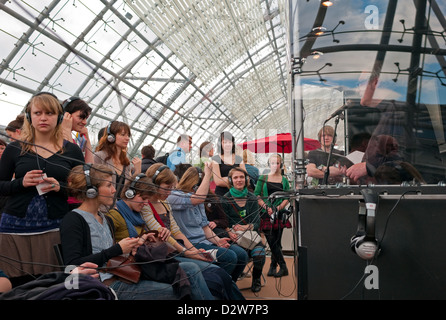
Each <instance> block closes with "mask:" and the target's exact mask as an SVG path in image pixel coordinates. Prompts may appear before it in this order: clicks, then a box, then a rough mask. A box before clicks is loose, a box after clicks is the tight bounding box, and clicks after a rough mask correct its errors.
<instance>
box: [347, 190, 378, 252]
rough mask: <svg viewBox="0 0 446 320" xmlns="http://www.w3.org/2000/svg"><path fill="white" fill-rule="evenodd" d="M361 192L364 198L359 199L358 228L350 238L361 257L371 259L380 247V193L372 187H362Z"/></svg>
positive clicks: (353, 248) (354, 249) (352, 246)
mask: <svg viewBox="0 0 446 320" xmlns="http://www.w3.org/2000/svg"><path fill="white" fill-rule="evenodd" d="M361 194H362V195H363V197H364V199H361V200H360V201H359V213H358V229H357V231H356V234H355V235H354V236H353V237H352V238H351V240H350V247H351V249H352V250H353V252H354V253H356V254H357V255H358V256H359V257H360V258H362V259H364V260H371V259H373V258H374V257H375V255H376V253H377V249H378V242H377V240H376V236H375V216H376V206H377V202H378V194H377V193H376V192H374V191H373V190H371V189H362V190H361Z"/></svg>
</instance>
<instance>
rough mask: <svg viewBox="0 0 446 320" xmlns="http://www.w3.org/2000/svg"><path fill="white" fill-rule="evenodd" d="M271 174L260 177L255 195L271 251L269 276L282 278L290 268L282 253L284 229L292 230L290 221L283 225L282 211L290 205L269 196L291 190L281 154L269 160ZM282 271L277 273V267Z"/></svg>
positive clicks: (261, 225) (283, 199)
mask: <svg viewBox="0 0 446 320" xmlns="http://www.w3.org/2000/svg"><path fill="white" fill-rule="evenodd" d="M268 166H269V168H270V172H269V174H268V175H262V176H260V178H259V180H258V181H257V184H256V188H255V190H254V194H255V195H256V196H257V197H258V203H259V206H260V207H261V208H262V211H261V224H260V230H261V231H263V233H264V234H265V237H266V241H268V245H269V247H270V249H271V265H270V268H269V271H268V274H267V275H268V276H274V277H282V276H286V275H288V268H287V266H286V263H285V259H284V257H283V253H282V233H283V228H290V227H291V224H290V222H289V221H288V220H286V223H283V219H282V218H283V215H284V214H285V213H284V212H283V211H282V210H283V209H285V207H286V206H287V205H288V203H289V201H288V199H285V198H276V199H275V200H274V201H273V202H272V203H271V201H270V200H269V198H268V196H269V195H271V194H272V193H273V192H276V191H287V190H290V184H289V182H288V179H287V178H286V177H285V176H284V175H282V168H283V161H282V157H281V156H280V155H279V154H274V155H272V156H270V157H269V159H268ZM278 265H279V266H280V270H279V271H277V272H276V268H277V266H278Z"/></svg>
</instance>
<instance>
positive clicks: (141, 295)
mask: <svg viewBox="0 0 446 320" xmlns="http://www.w3.org/2000/svg"><path fill="white" fill-rule="evenodd" d="M113 175H114V172H113V170H112V169H110V168H109V167H108V166H106V165H97V164H93V165H90V164H85V165H80V166H77V167H75V168H73V169H72V170H71V173H70V175H69V177H68V181H69V187H70V192H71V194H72V195H73V196H74V197H76V198H77V199H79V200H82V204H81V205H80V206H79V207H78V208H76V209H73V210H72V211H70V212H68V213H67V214H66V215H65V217H64V218H63V220H62V222H61V225H60V239H61V245H62V256H63V260H64V263H65V264H66V265H77V266H78V265H81V264H83V263H86V262H90V263H94V264H96V265H98V266H99V268H101V269H100V270H101V271H104V272H99V280H100V281H101V282H102V283H104V284H105V285H107V286H109V287H110V288H112V289H113V290H114V291H115V292H116V295H117V297H118V300H175V299H177V296H176V294H175V292H174V290H173V288H172V285H170V284H166V283H161V282H157V281H150V280H144V279H142V278H140V280H139V281H138V282H137V283H133V282H129V281H124V280H122V279H121V278H119V277H117V276H115V275H113V274H112V273H110V272H107V270H106V265H107V262H108V261H109V260H110V259H111V258H114V257H117V256H120V255H128V254H130V253H133V254H135V252H136V250H137V249H138V247H139V246H141V245H142V244H143V243H144V242H145V240H146V239H147V237H148V236H149V234H145V235H142V236H141V237H139V236H136V237H125V238H123V239H121V240H120V241H119V242H115V240H114V228H113V222H112V221H111V219H109V218H107V216H106V215H104V214H103V213H102V212H101V211H100V210H99V209H100V207H101V206H103V207H108V208H110V207H111V206H113V202H114V195H115V192H116V189H115V187H114V183H113Z"/></svg>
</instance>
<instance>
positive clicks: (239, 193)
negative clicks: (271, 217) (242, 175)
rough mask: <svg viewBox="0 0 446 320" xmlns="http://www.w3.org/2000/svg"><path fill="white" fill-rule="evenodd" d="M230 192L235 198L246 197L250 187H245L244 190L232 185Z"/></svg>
mask: <svg viewBox="0 0 446 320" xmlns="http://www.w3.org/2000/svg"><path fill="white" fill-rule="evenodd" d="M229 193H230V194H231V195H232V196H233V197H234V198H246V196H247V195H248V188H246V187H244V188H243V190H242V191H240V190H238V189H236V188H234V187H231V189H229Z"/></svg>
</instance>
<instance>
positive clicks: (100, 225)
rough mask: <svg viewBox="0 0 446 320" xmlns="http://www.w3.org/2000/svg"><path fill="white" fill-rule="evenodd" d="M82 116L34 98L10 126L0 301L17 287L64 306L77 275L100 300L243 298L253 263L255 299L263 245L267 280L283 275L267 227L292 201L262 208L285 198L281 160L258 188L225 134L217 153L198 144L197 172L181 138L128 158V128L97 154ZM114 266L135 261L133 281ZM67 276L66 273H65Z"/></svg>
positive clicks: (112, 128) (78, 105) (0, 174)
mask: <svg viewBox="0 0 446 320" xmlns="http://www.w3.org/2000/svg"><path fill="white" fill-rule="evenodd" d="M90 114H91V108H90V107H89V106H88V104H87V103H86V102H85V101H84V100H82V99H80V98H78V97H70V98H69V99H66V100H65V101H63V102H61V101H60V100H59V99H58V98H57V97H56V96H55V95H53V94H52V93H48V92H40V93H38V94H35V95H33V96H32V97H31V99H30V100H29V102H28V104H27V105H26V108H25V113H24V115H20V116H18V117H17V119H16V120H14V121H13V122H11V123H10V124H9V125H8V127H7V128H6V132H7V134H8V136H9V140H10V142H9V143H6V142H4V141H3V140H2V141H0V142H2V143H1V145H0V148H1V152H2V153H1V159H0V195H1V196H2V208H1V219H0V253H1V257H0V270H1V272H0V280H1V281H0V292H5V293H4V294H2V295H0V299H2V297H3V298H5V299H6V298H8V299H14V298H19V299H20V298H23V296H24V295H23V292H24V289H23V288H24V286H25V287H26V288H28V289H29V288H30V287H33V288H35V287H38V288H46V289H45V290H43V289H39V290H37V291H36V290H31V291H29V292H30V293H29V294H27V295H26V296H27V297H30V295H31V294H33V293H31V292H36V295H38V296H39V297H42V296H45V297H48V296H52V297H55V296H60V295H61V294H62V293H60V291H57V292H58V294H57V295H54V294H53V293H54V290H61V289H60V282H61V281H62V280H61V279H67V277H68V276H67V274H73V269H74V270H75V271H74V273H75V274H82V275H83V276H82V279H84V278H85V277H92V278H94V280H95V282H93V285H94V283H97V285H98V288H99V289H98V292H102V294H103V293H104V287H105V288H107V289H106V290H111V291H112V292H113V293H114V294H113V295H110V296H109V297H113V298H116V299H120V300H137V299H148V300H149V299H192V300H213V299H231V300H243V299H244V298H243V295H242V294H241V293H240V290H239V288H238V287H237V281H239V279H240V278H241V277H242V276H243V275H244V272H245V267H246V266H247V264H248V263H250V262H251V261H252V263H253V268H252V284H251V287H250V289H251V290H252V291H253V292H259V291H261V288H262V284H261V275H262V272H263V267H264V264H265V257H266V246H267V245H269V246H270V247H271V248H272V250H273V251H274V253H273V255H274V259H273V261H274V262H273V263H272V265H271V270H270V272H268V275H269V276H275V277H282V276H285V275H287V274H288V270H287V269H286V265H285V264H284V259H283V254H282V249H281V231H280V229H283V228H284V227H287V226H288V227H289V223H288V225H285V224H277V223H274V222H273V223H269V224H267V223H265V221H270V218H271V217H270V216H272V212H276V211H278V212H282V209H285V207H286V205H287V203H288V201H287V200H286V199H282V200H283V201H280V203H279V204H277V203H276V202H275V203H270V202H268V201H267V200H266V198H267V196H268V193H271V192H273V191H274V190H288V189H289V183H288V180H287V179H286V177H285V176H283V175H282V174H281V172H280V170H278V169H277V168H279V167H281V166H283V163H282V159H281V158H277V157H272V158H271V168H270V169H271V173H270V174H269V175H267V176H265V177H264V179H259V175H258V169H257V168H255V165H254V163H253V161H252V159H250V160H249V161H248V160H246V159H245V160H244V159H243V157H242V156H240V155H237V154H236V152H235V147H236V145H235V139H234V137H233V136H232V135H231V134H230V133H229V132H223V133H222V134H221V136H220V137H219V139H218V144H217V152H216V154H214V145H213V144H212V143H211V142H209V141H206V142H204V143H202V144H201V146H200V152H201V154H200V155H201V157H200V163H199V164H198V165H196V166H195V165H192V164H190V163H188V161H187V154H188V153H189V152H190V150H191V148H192V137H191V136H188V135H179V137H178V140H177V146H176V148H175V150H173V151H172V152H169V153H168V154H165V155H164V156H162V157H160V158H158V159H155V149H154V148H153V147H152V146H151V145H149V146H145V147H143V148H142V149H141V157H134V158H133V159H130V158H129V156H128V154H127V148H128V143H129V140H130V137H131V129H130V127H129V126H128V125H127V124H126V123H124V122H121V121H112V122H110V123H109V124H108V125H107V126H106V127H105V128H103V130H102V131H101V133H100V135H99V136H98V138H99V141H98V143H97V145H96V146H95V148H93V146H92V143H91V140H90V137H89V134H88V129H87V119H88V117H89V116H90ZM3 142H4V143H3ZM245 157H246V156H245ZM248 162H249V164H248ZM278 163H279V164H278ZM252 172H255V175H253V174H252ZM279 176H280V178H278V177H279ZM262 177H263V176H262ZM266 177H267V178H266ZM277 179H279V180H280V181H283V182H284V183H283V184H280V185H279V184H276V180H277ZM259 183H260V184H261V187H260V186H259ZM256 184H257V186H256ZM264 186H265V188H264ZM260 189H262V190H261V191H259V192H257V191H258V190H260ZM254 190H256V191H254ZM264 191H265V193H264ZM3 200H4V201H3ZM263 226H265V227H263ZM265 230H268V236H267V237H266V241H263V240H262V237H260V236H259V234H261V233H263V232H265ZM271 230H273V231H271ZM248 235H249V237H250V238H249V237H248V241H247V242H248V243H246V239H247V238H246V237H247V236H248ZM252 235H254V236H252ZM242 238H243V239H244V242H240V239H242ZM56 247H57V248H58V249H59V250H60V256H58V255H57V254H55V248H56ZM119 258H124V260H126V261H130V260H131V261H133V262H130V264H129V266H136V270H137V272H138V279H137V280H136V281H133V282H132V281H129V280H128V279H127V278H125V277H124V276H123V274H122V273H120V272H118V271H117V270H115V268H112V267H110V265H111V264H112V263H114V261H115V260H116V259H119ZM273 265H274V268H273ZM67 266H73V268H71V269H70V270H69V272H66V270H64V268H65V267H67ZM276 266H280V270H279V271H278V272H276V270H275V269H276ZM121 268H122V270H123V271H124V270H126V269H125V268H124V265H122V266H121ZM116 269H119V267H117V268H116ZM132 269H135V268H132ZM61 273H62V274H64V276H63V277H61V276H58V274H61ZM54 275H56V276H54ZM50 280H51V281H50ZM88 285H89V286H91V285H92V283H91V282H89V283H88ZM55 288H57V289H55ZM47 290H51V291H50V292H52V294H49V293H48V292H49V291H47ZM106 292H107V293H108V291H106ZM107 296H108V295H107Z"/></svg>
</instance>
